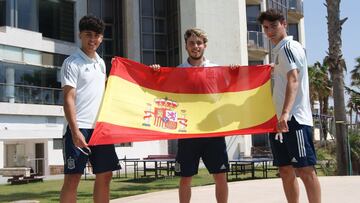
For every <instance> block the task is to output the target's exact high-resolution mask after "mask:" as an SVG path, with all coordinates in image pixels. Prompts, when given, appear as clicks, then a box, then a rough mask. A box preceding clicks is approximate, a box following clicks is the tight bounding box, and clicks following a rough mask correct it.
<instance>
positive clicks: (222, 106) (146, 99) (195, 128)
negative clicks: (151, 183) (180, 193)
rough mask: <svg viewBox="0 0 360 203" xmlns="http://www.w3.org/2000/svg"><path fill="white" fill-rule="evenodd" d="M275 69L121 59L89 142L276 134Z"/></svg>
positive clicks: (115, 66)
mask: <svg viewBox="0 0 360 203" xmlns="http://www.w3.org/2000/svg"><path fill="white" fill-rule="evenodd" d="M270 72H271V67H270V66H268V65H263V66H242V67H240V68H236V69H234V70H232V69H230V68H229V67H206V68H204V67H191V68H173V67H163V68H161V69H160V70H159V71H154V70H153V69H151V68H149V67H148V66H146V65H143V64H140V63H137V62H134V61H131V60H128V59H125V58H120V57H117V58H115V59H114V60H113V63H112V68H111V72H110V76H109V78H108V82H107V87H106V91H105V95H104V98H103V103H102V106H101V108H100V112H99V116H98V120H97V123H96V127H95V130H94V133H93V135H92V137H91V140H90V142H89V145H101V144H113V143H123V142H136V141H147V140H162V139H179V138H194V137H216V136H229V135H241V134H256V133H265V132H274V131H275V126H276V115H275V109H274V105H273V102H272V99H271V80H270Z"/></svg>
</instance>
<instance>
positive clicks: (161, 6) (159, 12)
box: [154, 0, 166, 17]
mask: <svg viewBox="0 0 360 203" xmlns="http://www.w3.org/2000/svg"><path fill="white" fill-rule="evenodd" d="M165 7H166V4H165V2H164V0H155V5H154V8H155V16H156V17H166V10H165Z"/></svg>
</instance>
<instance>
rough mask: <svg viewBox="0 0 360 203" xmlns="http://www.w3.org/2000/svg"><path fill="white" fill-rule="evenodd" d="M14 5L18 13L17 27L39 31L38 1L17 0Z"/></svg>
mask: <svg viewBox="0 0 360 203" xmlns="http://www.w3.org/2000/svg"><path fill="white" fill-rule="evenodd" d="M40 2H43V1H40ZM16 5H17V15H18V16H17V19H18V22H17V27H19V28H22V29H26V30H32V31H39V22H38V19H39V16H38V14H39V11H38V1H37V0H30V1H29V0H17V1H16ZM40 17H41V16H40ZM46 20H49V19H46Z"/></svg>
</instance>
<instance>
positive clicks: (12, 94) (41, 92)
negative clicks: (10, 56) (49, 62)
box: [0, 62, 63, 105]
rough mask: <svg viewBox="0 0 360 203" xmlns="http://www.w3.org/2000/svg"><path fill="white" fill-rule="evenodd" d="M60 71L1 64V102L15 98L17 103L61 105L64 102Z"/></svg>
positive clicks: (32, 66)
mask: <svg viewBox="0 0 360 203" xmlns="http://www.w3.org/2000/svg"><path fill="white" fill-rule="evenodd" d="M58 70H59V69H58V68H44V67H41V66H34V65H26V64H15V63H6V62H0V73H1V74H0V76H1V79H0V81H1V82H0V92H2V93H0V97H2V98H1V100H2V101H4V102H8V100H9V98H15V102H16V103H29V104H50V105H61V104H62V103H63V100H62V91H61V84H60V82H59V81H58V77H59V76H58V74H60V72H59V71H58ZM3 74H4V76H2V75H3ZM12 77H13V78H12ZM8 80H9V81H10V82H9V81H8ZM12 81H13V82H12ZM1 95H2V96H1Z"/></svg>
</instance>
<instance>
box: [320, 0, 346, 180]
mask: <svg viewBox="0 0 360 203" xmlns="http://www.w3.org/2000/svg"><path fill="white" fill-rule="evenodd" d="M325 6H326V7H327V14H328V16H327V21H328V40H329V53H328V57H327V63H328V65H329V70H330V74H331V78H332V81H333V96H334V116H335V133H336V134H335V137H336V160H337V173H338V175H347V174H348V173H349V170H348V169H349V156H348V145H347V134H346V131H347V130H346V111H345V99H344V70H345V68H346V67H345V62H344V59H342V53H341V44H342V41H341V26H342V24H343V23H344V22H345V21H346V19H343V20H340V0H326V5H325Z"/></svg>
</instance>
